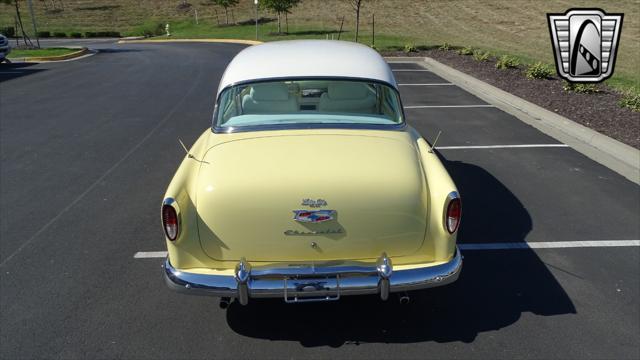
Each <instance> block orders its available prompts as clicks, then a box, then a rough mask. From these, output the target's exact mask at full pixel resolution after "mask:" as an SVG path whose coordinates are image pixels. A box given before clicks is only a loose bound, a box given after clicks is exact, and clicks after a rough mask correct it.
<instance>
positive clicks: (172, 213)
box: [162, 204, 179, 241]
mask: <svg viewBox="0 0 640 360" xmlns="http://www.w3.org/2000/svg"><path fill="white" fill-rule="evenodd" d="M162 225H163V227H164V234H165V235H167V238H169V240H171V241H173V240H175V239H176V238H177V237H178V230H179V229H178V214H177V213H176V209H174V208H173V206H171V205H166V204H165V205H162Z"/></svg>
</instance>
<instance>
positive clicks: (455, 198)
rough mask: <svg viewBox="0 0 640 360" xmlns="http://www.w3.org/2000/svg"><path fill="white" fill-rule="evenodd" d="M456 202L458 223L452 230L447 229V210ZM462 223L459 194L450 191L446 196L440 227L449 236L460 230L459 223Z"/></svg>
mask: <svg viewBox="0 0 640 360" xmlns="http://www.w3.org/2000/svg"><path fill="white" fill-rule="evenodd" d="M454 201H457V202H459V205H460V216H459V217H458V222H457V224H456V226H455V228H454V229H453V230H451V229H449V210H450V207H451V204H452V203H453V202H454ZM461 221H462V200H461V199H460V194H458V192H457V191H452V192H450V193H449V194H448V195H447V199H446V200H445V202H444V208H443V209H442V226H443V227H444V230H445V231H446V232H447V233H449V234H454V233H455V232H456V231H458V229H459V228H460V222H461Z"/></svg>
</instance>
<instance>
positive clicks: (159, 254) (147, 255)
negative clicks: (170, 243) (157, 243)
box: [133, 251, 167, 259]
mask: <svg viewBox="0 0 640 360" xmlns="http://www.w3.org/2000/svg"><path fill="white" fill-rule="evenodd" d="M164 257H167V252H166V251H138V252H137V253H135V254H134V255H133V258H134V259H152V258H164Z"/></svg>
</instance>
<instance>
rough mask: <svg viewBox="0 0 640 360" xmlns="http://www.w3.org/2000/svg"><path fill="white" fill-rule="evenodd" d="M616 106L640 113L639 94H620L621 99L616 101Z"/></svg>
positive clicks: (630, 92) (629, 92)
mask: <svg viewBox="0 0 640 360" xmlns="http://www.w3.org/2000/svg"><path fill="white" fill-rule="evenodd" d="M618 106H620V107H626V108H629V109H631V111H635V112H640V93H637V92H635V93H634V92H632V91H628V92H626V93H624V94H622V98H621V99H620V101H618Z"/></svg>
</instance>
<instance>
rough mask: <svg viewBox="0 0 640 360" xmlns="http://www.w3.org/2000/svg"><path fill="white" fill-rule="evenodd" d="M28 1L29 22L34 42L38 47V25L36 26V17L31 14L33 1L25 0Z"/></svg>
mask: <svg viewBox="0 0 640 360" xmlns="http://www.w3.org/2000/svg"><path fill="white" fill-rule="evenodd" d="M27 2H28V3H29V15H31V22H32V23H33V32H34V35H35V36H36V43H37V44H38V48H39V47H40V38H39V36H38V27H37V26H36V17H35V15H33V1H32V0H27Z"/></svg>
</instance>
